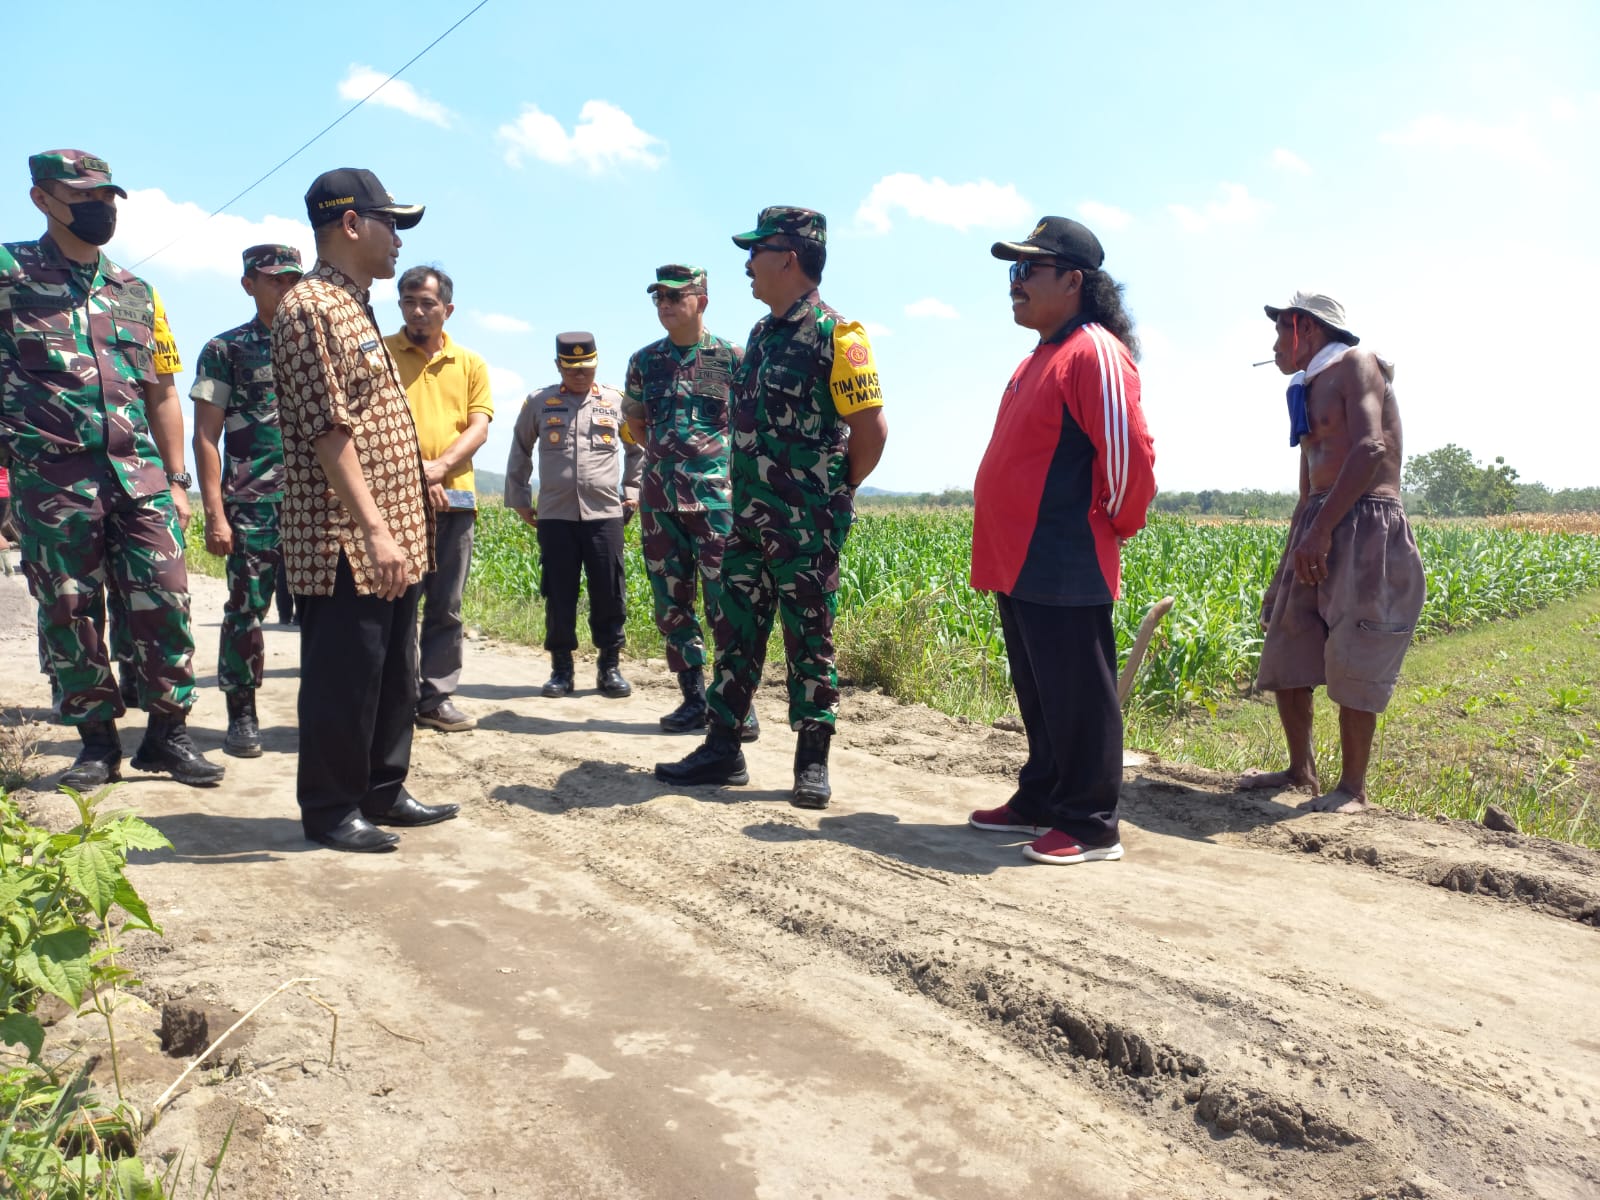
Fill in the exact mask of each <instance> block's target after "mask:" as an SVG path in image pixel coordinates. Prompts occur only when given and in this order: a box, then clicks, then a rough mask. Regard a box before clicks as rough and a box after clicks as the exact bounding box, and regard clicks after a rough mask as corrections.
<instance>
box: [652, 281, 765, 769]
mask: <svg viewBox="0 0 1600 1200" xmlns="http://www.w3.org/2000/svg"><path fill="white" fill-rule="evenodd" d="M645 291H646V292H648V293H649V294H650V296H651V298H652V299H653V300H654V302H655V306H656V317H657V319H659V320H660V322H661V327H662V328H663V329H665V330H666V331H667V336H666V337H664V338H662V339H661V340H660V341H658V342H651V343H650V344H649V345H648V346H646V347H645V348H644V349H642V350H640V351H637V352H636V353H635V354H634V356H633V357H632V358H631V359H629V360H628V382H627V387H626V391H625V393H624V399H623V402H622V415H623V416H624V417H626V418H627V421H628V428H629V430H630V431H631V432H632V434H633V440H634V441H636V442H638V443H639V445H641V446H643V447H644V455H645V467H644V476H643V478H642V479H641V481H640V487H639V521H640V526H639V543H640V547H641V549H642V550H643V552H644V565H645V570H646V572H647V573H648V574H649V576H650V590H651V593H652V594H653V597H654V600H655V615H656V628H657V629H659V630H661V635H662V636H663V637H664V638H666V640H667V666H668V667H669V668H671V670H672V671H674V672H675V673H676V674H677V676H678V686H679V687H680V688H681V689H682V690H683V703H682V704H680V705H679V706H678V707H677V708H676V709H674V710H673V711H672V712H670V713H668V714H667V715H666V716H664V717H662V718H661V727H662V728H663V729H665V730H668V731H669V732H671V733H687V732H689V731H690V730H694V729H703V728H705V724H706V674H705V666H706V644H705V638H704V636H703V635H702V633H701V630H700V622H699V621H698V620H697V619H696V618H695V612H694V593H695V581H696V579H697V578H698V579H699V582H700V593H701V595H702V596H703V597H704V599H705V611H706V619H707V621H710V620H711V618H712V615H713V614H714V613H715V612H716V610H717V588H718V585H719V581H720V578H721V574H722V547H723V542H724V541H725V540H726V539H727V536H728V531H729V530H730V529H732V528H733V510H732V509H731V507H730V497H731V495H732V489H731V487H730V485H729V483H728V389H729V385H730V384H731V383H732V382H733V376H734V373H735V372H736V371H737V370H738V369H739V364H740V363H741V362H742V361H743V360H744V350H743V349H742V348H741V347H739V346H736V345H735V344H734V343H732V342H729V341H725V340H724V339H722V338H719V337H717V336H716V335H715V334H712V333H708V332H706V328H705V318H704V313H705V311H706V301H707V297H706V273H705V271H704V270H702V269H701V268H700V267H687V266H682V265H679V264H671V265H668V266H665V267H660V268H658V269H657V270H656V281H655V282H654V283H652V284H651V285H650V286H649V287H647V288H645ZM740 732H741V734H742V735H743V739H744V740H745V741H754V740H755V737H756V735H757V733H758V727H757V726H756V724H755V710H754V709H752V710H751V712H750V715H749V717H748V719H747V722H746V725H745V727H744V728H743V729H741V731H740Z"/></svg>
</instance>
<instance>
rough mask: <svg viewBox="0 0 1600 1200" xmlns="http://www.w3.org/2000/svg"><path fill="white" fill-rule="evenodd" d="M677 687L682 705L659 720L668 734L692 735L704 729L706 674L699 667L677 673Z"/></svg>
mask: <svg viewBox="0 0 1600 1200" xmlns="http://www.w3.org/2000/svg"><path fill="white" fill-rule="evenodd" d="M678 687H679V688H681V689H682V691H683V703H682V704H680V705H678V707H677V708H675V709H673V710H672V711H671V712H669V713H668V714H667V715H666V716H664V717H662V718H661V728H663V729H665V730H666V731H667V732H668V733H692V732H693V731H694V730H696V729H704V728H705V727H706V673H705V670H704V669H703V668H701V667H690V668H689V669H688V670H686V671H679V672H678Z"/></svg>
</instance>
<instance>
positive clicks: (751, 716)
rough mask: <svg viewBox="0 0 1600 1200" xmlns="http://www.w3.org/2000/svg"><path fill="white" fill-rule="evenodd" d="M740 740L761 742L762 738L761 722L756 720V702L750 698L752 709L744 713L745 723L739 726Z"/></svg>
mask: <svg viewBox="0 0 1600 1200" xmlns="http://www.w3.org/2000/svg"><path fill="white" fill-rule="evenodd" d="M739 740H740V741H741V742H759V741H760V740H761V722H760V721H758V720H756V702H755V698H754V697H752V698H751V700H750V711H749V712H747V713H745V715H744V724H743V725H741V726H739Z"/></svg>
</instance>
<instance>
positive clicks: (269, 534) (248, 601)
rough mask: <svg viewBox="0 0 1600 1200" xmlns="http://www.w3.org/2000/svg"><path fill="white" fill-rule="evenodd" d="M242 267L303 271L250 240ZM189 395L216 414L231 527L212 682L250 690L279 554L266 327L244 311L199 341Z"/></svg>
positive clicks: (276, 439) (257, 675) (278, 449)
mask: <svg viewBox="0 0 1600 1200" xmlns="http://www.w3.org/2000/svg"><path fill="white" fill-rule="evenodd" d="M244 270H245V273H246V274H249V273H250V272H251V271H260V272H262V273H264V274H271V275H287V274H294V275H300V274H303V269H302V267H301V264H300V252H299V251H298V250H296V249H295V248H294V247H292V246H279V245H263V246H252V247H250V249H248V250H246V251H245V252H244ZM189 399H190V400H193V401H194V402H195V403H196V404H210V405H212V406H213V407H215V408H219V409H221V410H222V413H223V426H222V429H223V433H222V450H223V453H222V496H223V515H224V516H225V517H226V518H227V521H228V524H229V525H230V526H231V527H232V529H233V549H232V551H231V552H230V553H229V554H228V558H227V564H226V570H227V578H228V601H227V603H226V604H225V605H224V606H223V609H222V636H221V644H220V646H219V647H218V650H217V686H218V687H220V688H221V689H222V690H223V691H224V692H228V693H238V692H253V691H255V690H256V689H257V688H259V687H260V686H261V671H262V665H263V660H264V657H265V652H266V641H265V639H264V638H263V636H262V633H261V622H262V620H263V618H265V617H266V615H267V611H268V610H269V609H270V608H271V606H272V599H273V594H274V592H275V591H276V587H277V574H278V570H279V566H280V564H281V562H282V559H283V550H282V547H281V545H280V543H279V538H278V510H279V507H280V506H281V504H282V503H283V479H284V466H283V432H282V430H281V429H280V428H279V425H278V395H277V392H276V390H275V389H274V387H273V383H272V331H271V330H270V329H268V328H267V327H266V326H265V325H264V324H262V322H261V318H260V317H251V318H250V320H248V321H246V322H245V323H244V324H243V325H237V326H235V327H234V328H232V329H230V330H228V331H227V332H225V333H219V334H218V335H217V336H216V337H214V338H212V339H211V340H210V341H209V342H207V343H206V348H205V349H204V350H202V351H201V352H200V361H199V363H198V364H197V365H196V367H195V380H194V386H193V387H192V388H190V389H189Z"/></svg>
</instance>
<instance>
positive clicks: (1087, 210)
mask: <svg viewBox="0 0 1600 1200" xmlns="http://www.w3.org/2000/svg"><path fill="white" fill-rule="evenodd" d="M1078 215H1079V216H1080V217H1082V218H1083V219H1084V220H1085V221H1088V222H1089V223H1090V224H1092V225H1094V226H1095V227H1096V228H1099V229H1126V228H1127V227H1128V226H1129V225H1132V224H1133V214H1132V213H1126V212H1123V211H1122V210H1121V209H1120V208H1116V207H1113V206H1112V205H1110V204H1101V203H1100V202H1099V201H1098V200H1085V201H1084V202H1083V203H1082V204H1080V205H1078Z"/></svg>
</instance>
